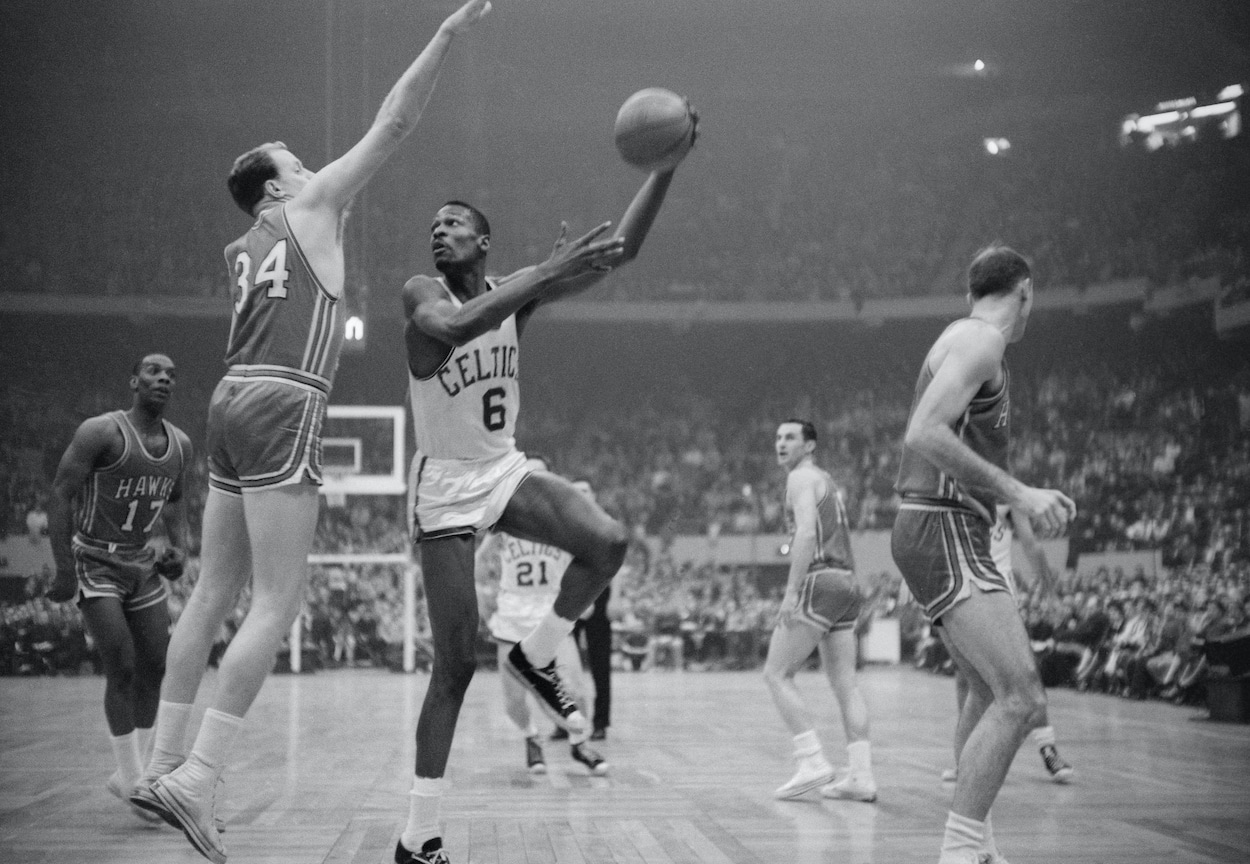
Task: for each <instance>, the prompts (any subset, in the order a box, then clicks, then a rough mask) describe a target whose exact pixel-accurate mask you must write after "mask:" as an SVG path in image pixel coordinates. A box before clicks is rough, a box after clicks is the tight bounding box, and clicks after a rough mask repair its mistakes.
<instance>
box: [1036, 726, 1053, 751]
mask: <svg viewBox="0 0 1250 864" xmlns="http://www.w3.org/2000/svg"><path fill="white" fill-rule="evenodd" d="M1033 743H1035V744H1036V745H1037V746H1038V748H1039V749H1040V748H1042V747H1045V746H1046V745H1047V744H1049V745H1050V746H1052V747H1053V746H1054V745H1055V727H1054V726H1038V727H1037V728H1036V729H1034V730H1033Z"/></svg>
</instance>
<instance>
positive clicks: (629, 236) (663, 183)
mask: <svg viewBox="0 0 1250 864" xmlns="http://www.w3.org/2000/svg"><path fill="white" fill-rule="evenodd" d="M676 170H677V169H676V168H675V167H674V168H669V169H668V170H667V171H656V172H653V173H652V174H651V176H649V177H648V178H647V179H646V182H644V183H643V184H642V188H641V189H639V190H638V193H637V194H636V195H634V200H633V201H631V202H630V203H629V207H628V208H627V209H626V210H625V215H624V216H622V217H621V224H620V226H619V227H618V228H617V229H616V233H615V234H614V235H613V236H614V237H616V238H619V239H620V240H622V241H623V245H622V246H621V257H620V260H619V261H616V262H615V263H614V264H612V265H611V266H608V267H604V268H602V269H599V270H594V271H592V272H590V273H583V274H582V275H580V276H577V277H576V278H573V279H565V280H564V281H562V282H560V284H558V285H555V286H554V287H552V289H551V290H550V291H547V292H546V293H544V294H543V296H542V298H541V299H540V300H539V303H551V302H553V301H555V300H559V299H561V298H563V297H571V296H573V295H574V294H580V293H581V292H583V291H585V290H586V289H588V288H590V287H592V286H594V285H595V284H597V283H598V282H599V281H601V280H602V279H603V277H605V276H607V275H608V274H609V273H611V272H612V271H613V270H614V269H616V268H617V267H620V266H621V265H622V264H627V263H629V262H630V261H633V260H634V258H636V257H637V256H638V252H639V250H641V249H642V241H643V240H646V239H647V232H649V231H650V230H651V224H652V223H653V222H655V217H656V215H658V214H659V212H660V207H661V205H663V203H664V196H665V195H667V194H668V187H669V184H671V183H672V182H673V172H674V171H676ZM563 240H564V233H563V226H562V227H561V234H560V239H559V240H557V241H556V243H557V245H559V244H560V243H561V242H563Z"/></svg>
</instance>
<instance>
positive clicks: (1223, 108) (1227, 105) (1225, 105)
mask: <svg viewBox="0 0 1250 864" xmlns="http://www.w3.org/2000/svg"><path fill="white" fill-rule="evenodd" d="M1236 110H1237V103H1236V102H1217V103H1215V104H1214V105H1199V106H1198V107H1197V108H1195V109H1194V110H1192V111H1190V112H1189V116H1190V117H1218V116H1219V115H1221V114H1231V113H1233V112H1234V111H1236Z"/></svg>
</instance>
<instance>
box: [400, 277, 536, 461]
mask: <svg viewBox="0 0 1250 864" xmlns="http://www.w3.org/2000/svg"><path fill="white" fill-rule="evenodd" d="M439 282H440V284H442V286H443V290H444V291H446V292H447V296H448V297H449V298H451V302H452V303H454V304H456V306H462V305H463V304H462V303H461V302H460V300H459V299H458V298H457V297H456V296H455V295H454V294H453V293H452V292H451V291H450V290H449V289H448V288H447V285H446V283H445V282H443V281H442V280H441V279H440V280H439ZM487 285H488V286H489V288H490V290H494V288H495V286H494V283H493V282H492V281H491V280H487ZM410 326H411V325H410ZM518 371H519V366H518V350H517V330H516V316H515V315H509V316H508V317H507V318H506V319H504V321H503V322H502V323H501V324H500V325H499V326H498V327H496V328H495V329H494V330H488V331H487V332H485V333H483V334H482V335H481V336H478V337H477V338H476V339H473V340H472V341H470V342H468V343H466V344H464V345H461V346H460V347H458V348H452V350H451V351H449V352H447V356H446V357H445V358H444V359H443V362H442V364H440V365H439V367H438V369H437V370H435V372H434V373H433V374H432V375H428V376H426V377H424V378H418V377H417V376H416V375H414V374H412V369H411V367H410V368H409V370H408V391H409V394H410V396H411V398H412V432H413V436H414V437H415V438H416V443H417V450H418V451H420V453H421V455H422V456H425V457H428V458H431V459H472V460H478V459H493V458H496V457H499V456H503V455H505V454H507V453H510V452H512V451H513V450H514V449H516V440H515V438H514V434H513V433H514V430H515V429H516V415H517V411H518V410H519V409H520V407H521V390H520V387H519V386H518V384H517V374H518Z"/></svg>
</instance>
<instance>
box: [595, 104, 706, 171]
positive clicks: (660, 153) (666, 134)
mask: <svg viewBox="0 0 1250 864" xmlns="http://www.w3.org/2000/svg"><path fill="white" fill-rule="evenodd" d="M698 128H699V115H698V114H697V113H696V112H695V111H694V109H693V108H691V107H690V103H689V102H688V101H686V99H685V98H683V97H681V96H678V95H677V94H676V93H674V92H672V91H671V90H664V89H662V88H660V87H649V88H647V89H646V90H639V91H638V92H637V93H635V94H634V95H633V96H630V97H629V98H628V99H626V100H625V104H624V105H622V106H621V110H620V111H619V112H617V115H616V132H615V134H616V149H617V150H619V151H620V154H621V158H623V159H624V160H625V161H626V162H628V163H629V164H630V165H633V166H634V167H635V168H641V169H642V170H644V171H664V170H666V169H669V168H672V167H674V166H675V165H676V164H677V163H678V162H680V161H681V160H682V159H684V158H685V156H686V154H687V153H689V152H690V148H691V147H693V146H694V139H695V138H696V137H697V136H698Z"/></svg>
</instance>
